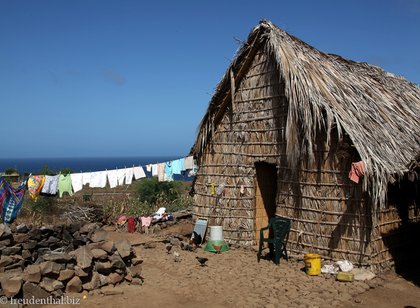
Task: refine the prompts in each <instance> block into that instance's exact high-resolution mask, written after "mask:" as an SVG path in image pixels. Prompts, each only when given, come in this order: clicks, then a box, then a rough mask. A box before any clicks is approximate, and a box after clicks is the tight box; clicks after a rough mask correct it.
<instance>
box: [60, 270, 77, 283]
mask: <svg viewBox="0 0 420 308" xmlns="http://www.w3.org/2000/svg"><path fill="white" fill-rule="evenodd" d="M73 276H74V270H71V269H67V268H66V269H63V270H61V271H60V275H59V276H58V278H57V280H59V281H67V280H69V279H71V278H72V277H73Z"/></svg>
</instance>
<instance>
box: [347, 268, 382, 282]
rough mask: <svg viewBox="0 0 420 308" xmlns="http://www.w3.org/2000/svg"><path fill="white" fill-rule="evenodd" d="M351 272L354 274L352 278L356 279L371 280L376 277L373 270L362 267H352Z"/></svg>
mask: <svg viewBox="0 0 420 308" xmlns="http://www.w3.org/2000/svg"><path fill="white" fill-rule="evenodd" d="M351 272H352V273H353V274H354V280H357V281H364V280H371V279H373V278H375V277H376V275H375V274H374V273H373V272H371V271H369V270H367V269H363V268H354V269H353V270H352V271H351Z"/></svg>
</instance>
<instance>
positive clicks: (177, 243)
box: [169, 237, 181, 246]
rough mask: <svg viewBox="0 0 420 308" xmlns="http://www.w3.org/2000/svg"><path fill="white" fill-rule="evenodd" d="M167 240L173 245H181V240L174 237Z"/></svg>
mask: <svg viewBox="0 0 420 308" xmlns="http://www.w3.org/2000/svg"><path fill="white" fill-rule="evenodd" d="M169 242H170V243H171V245H173V246H181V241H180V240H179V239H178V238H176V237H173V238H171V239H170V241H169Z"/></svg>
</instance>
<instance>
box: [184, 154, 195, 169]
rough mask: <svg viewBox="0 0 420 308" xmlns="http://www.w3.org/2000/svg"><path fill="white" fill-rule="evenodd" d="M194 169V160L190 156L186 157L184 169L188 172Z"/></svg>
mask: <svg viewBox="0 0 420 308" xmlns="http://www.w3.org/2000/svg"><path fill="white" fill-rule="evenodd" d="M193 167H194V158H193V157H192V156H188V157H187V158H185V169H186V170H190V169H192V168H193Z"/></svg>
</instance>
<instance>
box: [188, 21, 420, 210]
mask: <svg viewBox="0 0 420 308" xmlns="http://www.w3.org/2000/svg"><path fill="white" fill-rule="evenodd" d="M259 51H263V52H265V53H267V54H269V55H271V57H272V58H273V59H274V61H275V67H276V70H277V71H278V73H279V76H280V79H281V82H282V87H283V91H284V95H285V97H286V98H287V101H288V110H287V120H286V121H287V122H286V125H285V134H286V136H287V138H286V143H287V144H286V156H287V163H288V164H289V166H290V167H291V168H294V167H296V166H297V164H298V160H299V158H300V157H302V153H305V157H306V159H308V160H310V161H313V160H314V159H315V155H314V152H315V151H316V146H317V144H316V142H315V140H317V134H318V133H319V132H325V131H326V132H327V134H326V135H327V136H330V133H331V130H332V129H335V130H336V131H337V132H338V138H339V139H341V138H342V137H343V135H348V137H349V138H350V140H351V142H352V144H353V145H354V147H355V148H356V150H357V152H358V153H359V155H360V158H361V159H362V160H364V161H365V163H366V168H367V176H366V178H367V180H365V181H364V182H363V183H364V189H365V190H367V189H368V188H369V191H370V192H371V195H372V197H373V204H374V206H377V205H383V204H384V203H385V199H386V191H387V189H386V186H387V183H388V178H389V176H391V175H393V176H395V175H402V174H403V173H404V172H405V171H407V164H408V163H409V162H410V160H411V159H413V157H415V155H416V154H417V153H418V152H419V151H420V131H419V129H418V127H419V124H420V122H419V116H418V115H419V114H420V89H419V88H418V87H417V86H416V85H415V84H413V83H411V82H409V81H407V80H406V79H404V78H403V77H399V76H395V75H393V74H391V73H387V72H385V71H383V70H382V69H381V68H378V67H376V66H372V65H369V64H367V63H359V62H354V61H350V60H346V59H344V58H342V57H339V56H337V55H329V54H325V53H322V52H320V51H318V50H317V49H315V48H313V47H311V46H309V45H308V44H306V43H304V42H302V41H301V40H299V39H297V38H295V37H293V36H291V35H289V34H288V33H286V32H285V31H283V30H281V29H279V28H278V27H276V26H275V25H273V24H272V23H271V22H269V21H265V20H263V21H261V22H260V24H259V25H257V26H256V27H255V28H254V29H253V30H252V31H251V33H250V34H249V37H248V40H247V42H246V43H245V44H244V45H243V46H242V48H241V49H240V50H239V51H238V53H237V55H236V57H235V59H234V61H233V62H232V64H231V65H230V67H229V68H228V70H227V71H226V73H225V75H224V77H223V79H222V81H221V82H220V83H219V85H218V87H217V89H216V93H215V94H214V96H213V98H212V100H211V101H210V104H209V108H208V110H207V112H206V114H205V116H204V118H203V120H202V122H201V123H200V127H199V132H198V136H197V139H196V142H195V144H194V146H193V148H192V153H193V154H195V155H196V156H197V157H200V155H201V154H202V152H203V149H204V148H205V147H206V145H207V144H208V142H209V140H210V139H212V138H213V137H214V131H215V127H217V126H218V125H219V123H220V121H221V119H222V117H223V115H224V114H225V113H226V112H227V111H228V110H229V106H230V105H231V101H232V93H233V92H234V91H235V87H237V86H238V85H239V83H240V82H241V80H242V78H243V77H244V75H245V74H246V72H247V71H248V70H249V69H250V64H251V62H252V59H253V57H254V56H255V54H256V53H258V52H259ZM329 141H330V140H329V139H328V138H327V140H326V145H327V146H328V144H329ZM306 154H307V155H306Z"/></svg>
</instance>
